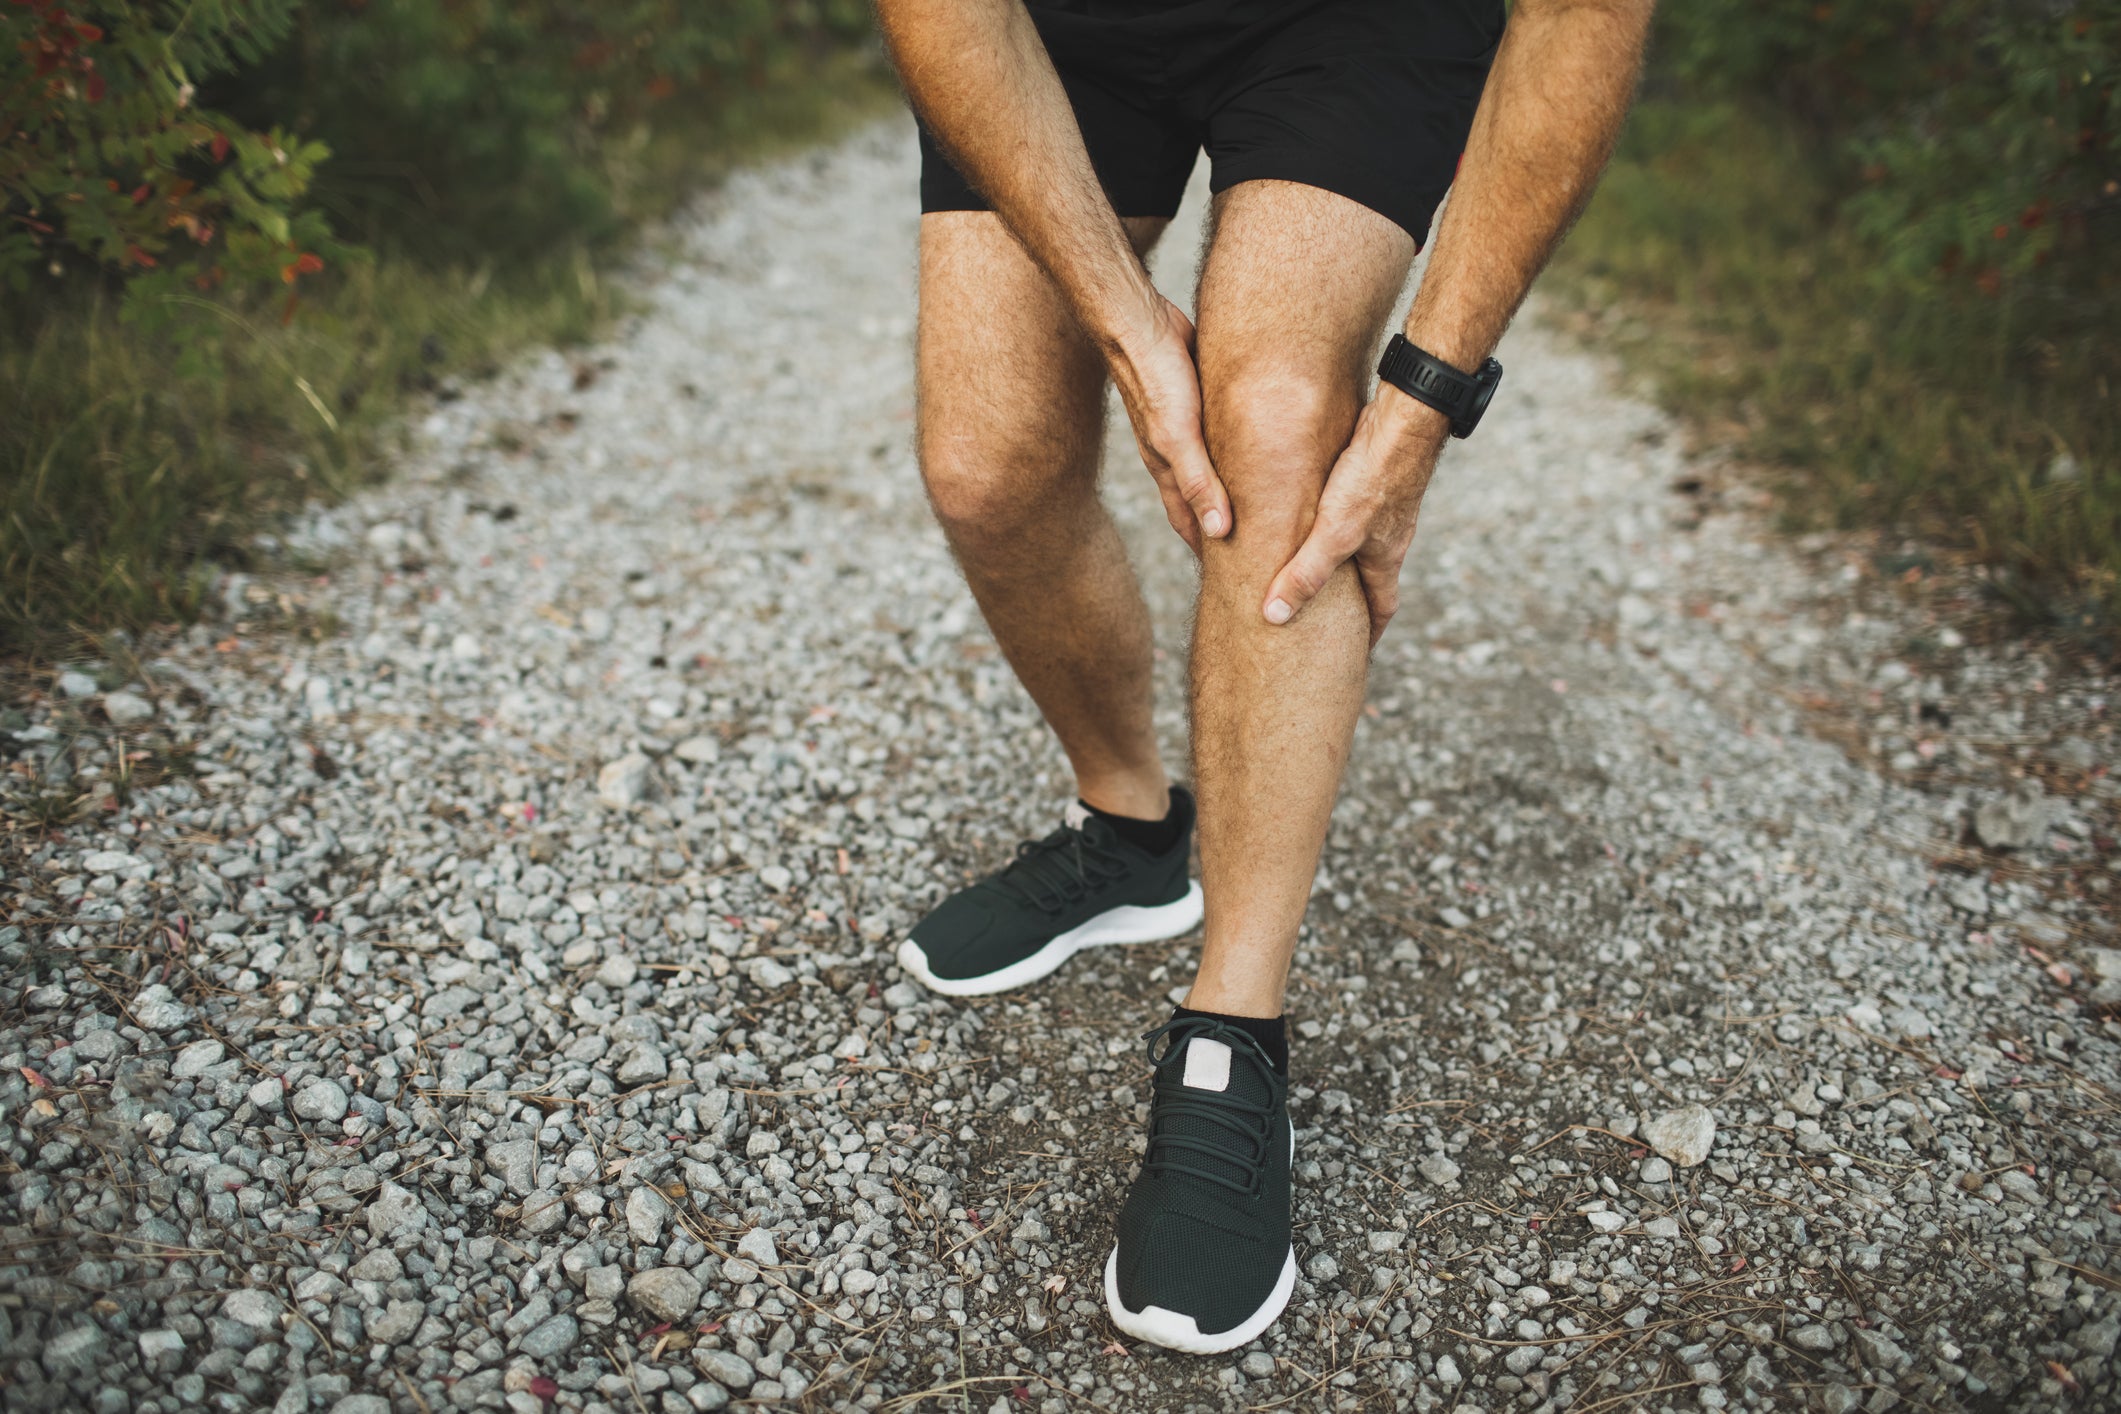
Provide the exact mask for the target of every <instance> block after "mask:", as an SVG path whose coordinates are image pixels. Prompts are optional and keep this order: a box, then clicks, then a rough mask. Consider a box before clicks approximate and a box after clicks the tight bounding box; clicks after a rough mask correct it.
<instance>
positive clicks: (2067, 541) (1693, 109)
mask: <svg viewBox="0 0 2121 1414" xmlns="http://www.w3.org/2000/svg"><path fill="white" fill-rule="evenodd" d="M2117 51H2121V0H2074V3H2072V0H1874V3H1872V4H1868V5H1852V4H1833V3H1818V0H1744V3H1741V2H1740V0H1687V3H1684V4H1671V5H1668V6H1666V7H1665V9H1664V10H1663V11H1662V12H1661V13H1660V18H1659V24H1658V32H1657V35H1656V38H1655V41H1654V43H1653V47H1652V51H1651V65H1650V71H1649V79H1648V83H1647V85H1646V88H1647V93H1646V96H1645V99H1644V101H1643V103H1642V104H1641V105H1639V107H1638V109H1637V111H1636V113H1635V115H1634V117H1633V119H1632V120H1631V122H1630V124H1629V128H1628V131H1627V132H1626V134H1625V135H1624V136H1623V139H1622V142H1621V146H1620V149H1619V151H1618V152H1617V153H1616V155H1615V159H1614V163H1613V166H1612V169H1611V170H1610V171H1609V172H1608V173H1607V175H1606V179H1605V181H1604V183H1603V184H1602V185H1601V187H1600V189H1599V192H1598V194H1597V196H1596V197H1595V198H1594V199H1593V201H1592V202H1591V205H1590V207H1589V208H1588V209H1587V210H1586V212H1585V213H1584V218H1583V221H1582V222H1581V224H1580V225H1579V226H1578V228H1577V230H1576V231H1575V232H1574V233H1573V234H1572V235H1571V237H1570V239H1569V241H1568V243H1567V244H1566V245H1565V246H1564V247H1563V249H1562V252H1561V254H1560V257H1559V262H1558V269H1557V273H1558V274H1560V275H1561V276H1562V277H1563V278H1562V280H1561V281H1560V284H1559V288H1560V289H1561V290H1562V291H1563V292H1565V294H1566V296H1567V297H1569V298H1572V299H1574V300H1575V301H1577V302H1578V303H1579V304H1581V305H1583V306H1585V307H1586V308H1587V309H1590V310H1598V311H1605V312H1602V313H1600V315H1599V321H1600V322H1599V329H1600V335H1601V338H1602V339H1603V340H1604V341H1606V342H1610V343H1616V344H1618V345H1619V346H1620V347H1622V348H1623V349H1624V350H1625V351H1626V352H1627V353H1628V354H1629V355H1630V356H1631V361H1632V362H1634V363H1635V364H1636V365H1637V366H1639V367H1642V368H1644V369H1646V370H1647V371H1649V372H1650V373H1651V374H1652V375H1653V377H1654V379H1655V382H1656V384H1657V386H1658V388H1659V390H1660V392H1661V394H1662V395H1663V396H1664V398H1665V399H1666V401H1667V402H1668V403H1670V404H1671V405H1672V406H1673V407H1674V408H1675V409H1677V410H1678V411H1681V412H1683V413H1685V414H1687V415H1688V416H1689V417H1690V419H1691V420H1692V421H1693V422H1694V424H1695V425H1696V426H1697V427H1699V428H1703V429H1705V430H1706V431H1707V432H1708V435H1709V436H1710V437H1711V438H1713V439H1714V440H1716V441H1719V442H1724V443H1728V444H1730V445H1732V446H1735V447H1737V448H1739V449H1741V450H1743V451H1744V452H1745V453H1747V454H1748V455H1749V456H1750V457H1752V458H1753V459H1754V460H1756V461H1757V462H1760V463H1763V464H1765V465H1767V466H1769V467H1772V468H1775V469H1777V470H1778V471H1780V472H1781V473H1783V475H1782V476H1781V478H1780V480H1781V490H1782V493H1783V494H1782V499H1781V504H1782V507H1783V509H1784V511H1785V512H1786V514H1787V516H1788V518H1789V519H1790V520H1791V521H1792V522H1794V523H1795V524H1798V525H1802V526H1829V527H1839V528H1844V529H1870V530H1874V531H1878V532H1881V533H1884V534H1887V535H1907V536H1912V537H1915V538H1916V539H1918V540H1919V541H1921V542H1922V543H1923V544H1924V545H1925V546H1926V547H1928V548H1927V549H1926V550H1925V551H1924V553H1925V554H1933V553H1936V552H1942V553H1941V555H1940V556H1939V557H1940V558H1945V559H1950V558H1955V557H1970V558H1972V559H1975V560H1978V561H1980V562H1983V563H1985V564H1986V565H1987V566H1989V567H1990V568H1989V571H1988V572H1989V573H1990V576H1991V583H1992V584H1994V585H1995V586H1996V587H1997V588H1998V589H1999V590H2000V591H2001V592H2002V595H2003V597H2004V598H2006V599H2007V600H2009V601H2010V602H2011V604H2012V605H2013V606H2014V607H2015V608H2016V609H2017V610H2020V611H2022V612H2023V613H2024V615H2025V616H2026V617H2028V618H2029V619H2031V620H2032V621H2035V622H2044V623H2046V624H2049V625H2056V626H2061V627H2064V628H2066V629H2067V631H2068V632H2069V633H2071V634H2072V635H2074V636H2077V637H2080V638H2084V639H2095V638H2099V637H2100V636H2102V635H2104V636H2105V637H2106V639H2107V641H2109V642H2111V641H2112V633H2111V626H2112V625H2113V624H2115V623H2116V622H2121V404H2117V400H2116V398H2115V397H2114V390H2113V387H2112V381H2113V377H2114V371H2115V370H2116V369H2117V368H2121V279H2117V276H2116V273H2115V270H2114V262H2113V260H2112V258H2111V254H2110V251H2111V249H2112V248H2113V245H2114V239H2115V236H2116V234H2117V232H2116V231H2115V229H2114V228H2115V225H2116V217H2117V213H2121V167H2117V158H2121V152H2117V146H2116V140H2117V137H2121V132H2117V112H2116V102H2117V100H2116V97H2115V87H2116V83H2117V81H2121V72H2117V65H2121V60H2117ZM1622 311H1624V314H1622ZM1895 553H1898V551H1897V550H1896V551H1895Z"/></svg>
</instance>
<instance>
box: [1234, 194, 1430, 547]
mask: <svg viewBox="0 0 2121 1414" xmlns="http://www.w3.org/2000/svg"><path fill="white" fill-rule="evenodd" d="M1413 259H1414V241H1413V238H1412V237H1411V236H1409V235H1408V234H1407V233H1406V231H1405V230H1404V229H1402V228H1401V227H1400V226H1399V225H1398V224H1397V223H1395V222H1393V221H1392V220H1390V219H1388V218H1386V217H1384V216H1382V215H1380V214H1379V213H1377V212H1375V211H1373V210H1370V209H1369V208H1367V207H1365V206H1363V205H1361V204H1360V203H1358V202H1355V201H1352V200H1350V199H1349V198H1347V197H1343V196H1339V195H1336V194H1334V193H1332V192H1328V191H1324V190H1321V189H1320V188H1317V187H1312V186H1305V185H1301V184H1299V183H1295V182H1283V181H1254V182H1244V183H1241V184H1239V185H1237V186H1235V187H1232V188H1230V189H1229V190H1227V191H1225V192H1223V193H1222V194H1221V195H1220V196H1218V197H1217V198H1216V202H1215V212H1214V229H1213V232H1212V234H1211V236H1210V239H1209V245H1208V253H1207V258H1206V260H1205V262H1204V263H1203V265H1202V268H1201V280H1200V293H1199V298H1198V301H1197V303H1198V307H1199V316H1198V321H1197V324H1198V329H1199V336H1200V354H1199V357H1200V375H1201V393H1202V396H1203V398H1204V399H1205V401H1206V405H1207V434H1208V451H1209V455H1210V456H1212V457H1213V458H1214V461H1215V467H1216V471H1217V473H1218V474H1219V475H1220V476H1221V477H1222V479H1223V484H1224V486H1225V487H1227V488H1228V490H1229V492H1230V497H1231V501H1232V502H1233V510H1234V512H1235V534H1234V535H1233V536H1232V544H1233V545H1235V546H1239V547H1243V548H1249V549H1252V550H1257V551H1259V552H1260V553H1262V554H1266V555H1269V556H1271V555H1273V554H1276V553H1285V552H1286V551H1289V550H1293V549H1294V547H1295V545H1296V544H1297V543H1298V542H1299V541H1300V540H1301V538H1302V535H1303V533H1304V532H1305V531H1306V530H1308V528H1309V526H1310V519H1311V514H1312V511H1313V509H1314V508H1315V506H1316V504H1317V501H1318V492H1319V489H1320V488H1321V487H1322V486H1323V485H1324V484H1325V476H1326V472H1327V470H1328V469H1329V468H1330V467H1331V466H1332V463H1333V459H1334V458H1335V457H1336V456H1338V455H1339V454H1340V451H1341V448H1342V447H1344V446H1345V445H1346V444H1347V439H1348V435H1349V433H1350V432H1352V431H1353V430H1354V426H1355V417H1356V414H1357V413H1358V412H1359V411H1360V410H1361V407H1362V401H1363V398H1364V396H1365V394H1366V392H1367V390H1368V387H1369V379H1370V371H1371V368H1372V367H1373V365H1374V364H1375V363H1376V360H1377V354H1378V348H1379V343H1380V340H1381V339H1382V337H1383V333H1384V324H1385V321H1386V320H1387V319H1388V318H1390V317H1391V313H1392V308H1393V306H1394V304H1395V303H1396V302H1397V300H1398V298H1399V292H1400V290H1401V289H1402V287H1404V285H1405V284H1406V279H1407V271H1408V269H1409V268H1410V266H1411V265H1412V263H1413Z"/></svg>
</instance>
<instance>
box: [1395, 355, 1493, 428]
mask: <svg viewBox="0 0 2121 1414" xmlns="http://www.w3.org/2000/svg"><path fill="white" fill-rule="evenodd" d="M1377 376H1378V377H1380V378H1382V379H1384V380H1385V382H1387V383H1390V384H1391V385H1392V386H1393V387H1395V388H1397V389H1399V391H1400V392H1402V393H1405V394H1406V395H1407V396H1408V397H1410V398H1413V399H1415V400H1417V401H1419V402H1424V403H1427V404H1428V405H1429V406H1430V407H1432V408H1435V409H1436V410H1437V411H1438V412H1440V413H1442V414H1443V415H1444V416H1445V417H1448V418H1449V419H1451V421H1452V422H1453V423H1456V422H1457V421H1458V420H1459V418H1460V417H1462V416H1463V415H1464V414H1465V411H1466V409H1467V407H1468V406H1469V405H1470V404H1471V403H1472V401H1473V391H1474V388H1475V386H1476V385H1475V383H1474V381H1473V379H1472V377H1471V376H1470V375H1468V374H1464V373H1460V372H1459V371H1458V370H1457V369H1455V368H1453V367H1451V365H1450V364H1448V363H1445V362H1444V361H1443V360H1442V359H1440V358H1438V357H1436V356H1435V355H1434V354H1432V353H1430V352H1428V351H1427V350H1426V349H1423V348H1422V347H1420V346H1419V345H1417V344H1415V343H1414V342H1412V341H1411V340H1409V339H1408V338H1407V336H1406V335H1404V334H1394V335H1393V336H1392V342H1391V343H1389V344H1387V345H1385V356H1384V357H1383V358H1382V359H1379V360H1378V363H1377Z"/></svg>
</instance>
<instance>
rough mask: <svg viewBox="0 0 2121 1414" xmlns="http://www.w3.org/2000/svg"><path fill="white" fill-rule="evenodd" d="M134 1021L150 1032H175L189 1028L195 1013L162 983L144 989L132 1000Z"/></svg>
mask: <svg viewBox="0 0 2121 1414" xmlns="http://www.w3.org/2000/svg"><path fill="white" fill-rule="evenodd" d="M131 1009H132V1014H133V1018H134V1020H136V1021H138V1022H139V1023H140V1025H141V1026H142V1027H143V1028H145V1029H146V1030H149V1031H174V1030H176V1029H177V1028H178V1027H180V1026H189V1025H190V1024H191V1020H192V1017H193V1016H194V1015H195V1013H194V1012H193V1011H192V1009H191V1008H190V1007H188V1006H186V1005H185V1004H184V1003H182V1002H180V1001H178V1000H177V998H176V994H175V993H173V992H171V991H170V989H169V988H168V987H165V986H164V985H162V984H161V983H160V982H156V983H153V984H152V985H150V986H146V987H142V988H141V989H140V994H139V995H138V996H136V997H134V998H133V1000H132V1008H131Z"/></svg>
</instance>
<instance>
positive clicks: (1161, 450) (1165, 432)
mask: <svg viewBox="0 0 2121 1414" xmlns="http://www.w3.org/2000/svg"><path fill="white" fill-rule="evenodd" d="M1153 298H1154V300H1155V307H1154V308H1153V310H1152V312H1151V313H1150V314H1149V316H1148V317H1147V318H1146V319H1145V320H1144V321H1143V323H1142V327H1141V328H1140V329H1139V330H1138V331H1137V332H1135V333H1134V334H1132V335H1130V336H1126V337H1122V338H1120V339H1117V340H1115V341H1114V344H1113V349H1112V352H1111V353H1110V354H1109V355H1108V357H1107V361H1108V362H1109V363H1110V365H1111V368H1112V381H1113V382H1114V383H1115V384H1116V385H1118V387H1119V396H1120V399H1121V401H1123V402H1124V403H1125V404H1126V405H1127V420H1128V421H1130V422H1132V423H1133V424H1134V440H1135V442H1136V444H1137V445H1139V446H1140V448H1141V454H1142V464H1143V465H1145V466H1147V467H1148V468H1149V474H1150V475H1151V476H1153V477H1155V478H1156V489H1157V491H1158V493H1159V494H1161V495H1162V496H1163V498H1164V514H1165V515H1166V516H1167V517H1169V518H1170V521H1171V528H1172V529H1173V530H1175V531H1177V532H1178V533H1179V535H1180V536H1181V537H1182V538H1183V539H1184V540H1185V542H1186V543H1187V544H1188V545H1191V546H1192V547H1193V553H1194V554H1196V555H1197V554H1199V553H1200V547H1201V539H1202V537H1203V536H1205V537H1207V538H1208V539H1210V540H1214V539H1219V538H1221V537H1222V536H1225V535H1228V534H1229V533H1230V521H1231V517H1230V497H1229V495H1228V493H1226V492H1225V491H1224V490H1223V483H1222V479H1221V478H1220V477H1218V476H1217V475H1216V474H1215V464H1214V463H1213V462H1211V461H1209V460H1208V444H1207V440H1206V438H1205V437H1204V436H1203V435H1202V432H1201V398H1200V370H1199V369H1198V368H1197V367H1196V366H1195V365H1194V362H1193V357H1194V343H1193V321H1192V320H1190V319H1188V318H1186V316H1185V314H1184V312H1183V311H1181V310H1180V309H1179V307H1178V306H1177V305H1175V304H1173V303H1171V301H1169V300H1167V299H1165V298H1164V297H1163V296H1162V295H1154V296H1153Z"/></svg>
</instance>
